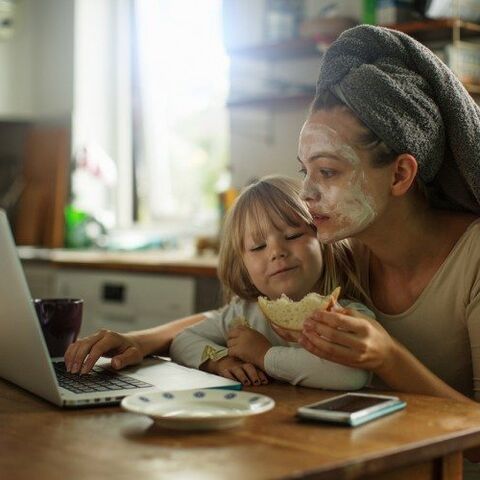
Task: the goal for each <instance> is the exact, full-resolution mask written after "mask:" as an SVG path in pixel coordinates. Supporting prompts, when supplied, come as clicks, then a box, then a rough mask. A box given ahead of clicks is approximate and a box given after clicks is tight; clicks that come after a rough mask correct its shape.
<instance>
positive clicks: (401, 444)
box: [0, 380, 480, 480]
mask: <svg viewBox="0 0 480 480" xmlns="http://www.w3.org/2000/svg"><path fill="white" fill-rule="evenodd" d="M248 390H251V391H255V392H258V393H263V394H266V395H269V396H271V397H272V398H274V399H275V400H276V402H277V405H276V407H275V408H274V409H273V410H271V411H270V412H268V413H265V414H262V415H258V416H255V417H251V418H248V419H247V420H246V422H245V424H244V425H243V426H241V427H237V428H234V429H231V430H225V431H211V432H203V433H198V432H197V433H194V432H183V433H182V432H175V431H167V430H162V429H160V428H158V427H156V426H155V425H154V424H153V423H152V420H150V419H149V418H147V417H145V416H142V415H136V414H131V413H127V412H124V411H122V410H121V409H120V408H117V407H105V408H94V409H84V410H61V409H59V408H57V407H55V406H52V405H50V404H48V403H46V402H44V401H42V400H40V399H38V398H36V397H34V396H32V395H30V394H29V393H27V392H25V391H23V390H21V389H19V388H17V387H15V386H13V385H11V384H9V383H7V382H4V381H1V380H0V477H1V478H2V480H23V479H35V480H47V479H48V480H56V479H61V480H64V479H68V480H76V479H78V480H80V479H82V480H85V479H92V480H96V479H102V480H103V479H112V480H114V479H115V480H119V479H128V480H149V479H160V478H174V479H175V480H177V479H180V480H183V479H188V480H197V479H198V480H203V479H205V480H206V479H208V480H210V479H229V480H233V479H242V480H252V479H267V478H268V479H272V478H290V479H293V478H307V479H317V478H318V479H336V480H338V479H356V478H369V479H376V480H378V479H389V480H397V479H400V478H408V479H409V480H420V479H424V478H425V479H426V478H428V479H447V478H448V479H459V478H461V472H462V454H461V451H462V450H464V449H466V448H469V447H472V446H475V445H480V408H476V407H475V406H474V405H473V406H472V405H467V404H462V403H458V402H455V401H450V400H444V399H440V398H434V397H427V396H420V395H403V394H402V395H400V397H401V398H403V399H404V400H406V401H407V402H408V407H407V409H406V410H404V411H401V412H397V413H394V414H392V415H390V416H387V417H384V418H382V419H379V420H376V421H374V422H372V423H369V424H365V425H363V426H360V427H357V428H354V429H350V428H348V427H339V426H330V425H326V424H319V423H300V422H299V421H297V420H296V419H295V417H294V414H295V411H296V409H297V407H299V406H300V405H304V404H307V403H311V402H313V401H316V400H319V399H323V398H326V397H328V396H331V395H332V394H333V393H332V392H322V391H319V390H313V389H306V388H299V387H292V386H290V385H281V384H272V385H267V386H262V387H255V388H250V389H248Z"/></svg>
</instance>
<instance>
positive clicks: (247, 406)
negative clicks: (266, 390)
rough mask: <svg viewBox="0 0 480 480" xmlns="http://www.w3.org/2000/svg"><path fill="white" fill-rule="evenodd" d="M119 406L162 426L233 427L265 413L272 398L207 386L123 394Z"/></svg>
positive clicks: (194, 428) (194, 427)
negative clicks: (146, 416) (252, 416)
mask: <svg viewBox="0 0 480 480" xmlns="http://www.w3.org/2000/svg"><path fill="white" fill-rule="evenodd" d="M121 406H122V407H123V408H124V409H125V410H128V411H129V412H135V413H142V414H144V415H148V416H149V417H151V418H152V419H153V420H154V421H155V423H156V424H157V425H159V426H161V427H164V428H171V429H175V430H212V429H222V428H230V427H234V426H237V425H239V424H241V423H242V422H243V421H244V420H245V418H246V417H248V416H250V415H257V414H259V413H264V412H268V410H271V409H272V408H273V407H274V406H275V401H274V400H273V399H271V398H270V397H267V396H265V395H260V394H258V393H250V392H239V391H232V390H224V389H214V388H207V389H201V390H198V389H196V390H178V391H168V392H164V391H159V392H151V393H137V394H135V395H131V396H128V397H125V398H124V399H123V400H122V403H121Z"/></svg>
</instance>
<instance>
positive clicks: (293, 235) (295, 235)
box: [285, 232, 304, 240]
mask: <svg viewBox="0 0 480 480" xmlns="http://www.w3.org/2000/svg"><path fill="white" fill-rule="evenodd" d="M303 235H304V232H295V233H290V234H287V235H285V238H286V239H287V240H295V239H297V238H300V237H303Z"/></svg>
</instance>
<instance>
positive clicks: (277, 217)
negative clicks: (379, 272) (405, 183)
mask: <svg viewBox="0 0 480 480" xmlns="http://www.w3.org/2000/svg"><path fill="white" fill-rule="evenodd" d="M299 191H300V187H299V184H297V183H296V182H295V181H294V180H292V179H289V178H286V177H281V176H270V177H265V178H263V179H261V180H259V181H257V182H256V183H254V184H253V185H250V186H249V187H247V188H246V189H245V190H244V191H243V192H242V194H241V195H240V196H239V197H238V199H237V200H236V202H235V204H234V206H233V207H232V209H231V210H230V211H229V213H228V215H227V218H226V221H225V225H224V232H223V238H222V244H221V249H220V257H219V269H218V273H219V277H220V280H221V281H222V284H223V285H224V289H225V293H226V300H227V301H228V302H229V303H228V304H227V305H226V306H225V307H223V308H222V309H220V310H218V311H212V312H208V313H205V314H204V315H203V316H202V317H203V319H204V321H202V322H201V323H198V324H196V325H194V326H192V327H190V328H188V329H186V330H185V331H183V332H182V333H180V334H179V335H178V336H177V337H176V338H175V339H174V340H173V342H172V345H171V348H170V355H171V357H172V359H173V360H174V361H176V362H178V363H181V364H184V365H187V366H189V367H194V368H200V369H202V370H205V371H209V372H211V373H215V374H218V375H222V376H225V377H229V378H232V379H237V380H239V381H241V382H242V383H244V384H246V385H248V384H250V383H254V384H259V383H266V382H267V377H266V376H265V374H264V373H263V372H265V373H266V374H268V375H269V376H270V377H273V378H276V379H278V380H282V381H286V382H290V383H292V384H295V385H297V384H298V385H303V386H308V387H317V388H328V389H335V390H352V389H357V388H361V387H363V386H364V385H365V384H366V382H367V379H368V374H367V373H366V372H365V371H363V370H359V369H354V368H350V367H345V366H341V365H339V364H335V363H332V362H329V361H326V360H323V359H320V358H318V357H316V356H314V355H312V354H311V353H310V352H308V351H306V350H305V349H303V348H299V347H298V345H297V344H292V343H288V342H287V341H285V340H283V339H282V338H281V337H280V336H278V335H277V334H276V333H275V331H274V330H273V329H272V328H271V326H270V324H269V322H267V321H266V319H265V317H264V316H263V314H262V313H261V310H260V309H259V307H258V304H257V297H258V296H259V295H264V296H267V297H269V298H270V299H276V298H278V297H280V295H281V294H282V293H284V294H286V295H288V296H289V297H290V298H291V299H293V300H301V299H302V298H303V297H304V296H305V295H306V294H307V293H309V292H312V291H316V292H319V293H321V294H327V293H330V292H331V291H332V290H333V288H334V287H336V286H337V285H340V286H341V287H342V292H343V295H344V296H346V297H350V298H357V299H359V298H363V295H362V291H361V288H360V287H359V286H358V282H357V280H356V276H355V275H354V272H353V270H352V268H351V267H350V252H349V249H348V244H347V243H345V242H343V243H340V242H339V243H332V244H330V245H321V244H320V243H319V242H318V240H317V238H316V230H315V228H314V227H313V226H312V218H311V216H310V214H309V213H308V209H307V207H306V204H305V203H304V202H303V201H302V200H301V199H300V196H299ZM340 303H341V305H342V306H343V307H349V308H355V309H356V310H359V311H362V312H363V313H366V314H367V315H370V316H371V315H372V313H371V312H370V311H369V310H368V309H367V308H366V307H364V306H363V305H361V304H359V303H352V302H350V301H346V300H344V301H341V302H340Z"/></svg>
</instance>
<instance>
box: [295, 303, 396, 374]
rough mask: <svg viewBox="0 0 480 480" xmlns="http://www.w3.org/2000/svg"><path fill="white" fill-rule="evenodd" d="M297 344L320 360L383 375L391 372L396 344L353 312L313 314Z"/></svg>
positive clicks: (382, 330)
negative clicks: (385, 372) (382, 373)
mask: <svg viewBox="0 0 480 480" xmlns="http://www.w3.org/2000/svg"><path fill="white" fill-rule="evenodd" d="M298 342H299V343H300V344H301V345H302V346H303V347H304V348H305V349H306V350H308V351H309V352H311V353H313V354H314V355H317V356H318V357H320V358H324V359H326V360H330V361H332V362H336V363H340V364H342V365H346V366H349V367H354V368H362V369H364V370H369V371H372V372H374V373H377V374H380V375H381V372H382V371H383V370H385V371H388V370H389V369H391V367H392V365H390V364H391V363H392V362H393V352H394V351H395V341H394V340H393V338H392V337H390V335H389V334H388V333H387V332H386V330H385V329H384V328H383V327H382V326H381V325H380V324H379V323H378V322H377V321H376V320H373V319H372V318H370V317H367V316H364V315H362V314H361V313H359V312H357V311H356V310H353V309H348V308H347V309H343V311H342V312H341V313H339V312H326V311H318V312H314V313H313V314H312V315H311V316H310V317H309V318H308V319H307V320H306V321H305V323H304V327H303V331H302V334H301V335H300V337H299V339H298Z"/></svg>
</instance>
